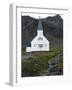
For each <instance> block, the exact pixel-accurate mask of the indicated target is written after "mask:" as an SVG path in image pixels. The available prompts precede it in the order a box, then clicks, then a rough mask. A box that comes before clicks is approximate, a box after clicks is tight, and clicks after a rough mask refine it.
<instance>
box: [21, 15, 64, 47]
mask: <svg viewBox="0 0 72 90" xmlns="http://www.w3.org/2000/svg"><path fill="white" fill-rule="evenodd" d="M41 21H42V26H43V32H44V36H45V37H46V38H47V39H48V40H49V41H50V43H51V44H55V43H62V42H63V19H62V17H61V16H60V15H59V14H57V15H55V16H49V17H46V18H42V19H41ZM38 22H39V19H35V18H33V17H30V16H22V22H21V25H22V27H21V28H22V47H26V46H27V45H28V44H29V43H30V42H31V40H33V38H34V37H35V36H36V35H37V26H38Z"/></svg>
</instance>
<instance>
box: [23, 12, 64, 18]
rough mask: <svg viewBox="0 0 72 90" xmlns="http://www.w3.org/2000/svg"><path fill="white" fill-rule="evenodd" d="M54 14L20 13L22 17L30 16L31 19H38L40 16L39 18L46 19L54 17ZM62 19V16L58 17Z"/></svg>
mask: <svg viewBox="0 0 72 90" xmlns="http://www.w3.org/2000/svg"><path fill="white" fill-rule="evenodd" d="M55 15H56V14H54V13H52V14H51V13H45V14H43V13H35V12H33V13H22V16H31V17H33V18H36V19H39V16H40V18H46V17H49V16H55ZM60 16H61V17H62V18H63V15H60Z"/></svg>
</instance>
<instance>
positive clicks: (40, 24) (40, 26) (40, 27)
mask: <svg viewBox="0 0 72 90" xmlns="http://www.w3.org/2000/svg"><path fill="white" fill-rule="evenodd" d="M38 30H43V27H42V23H41V19H40V16H39V22H38V27H37V31H38Z"/></svg>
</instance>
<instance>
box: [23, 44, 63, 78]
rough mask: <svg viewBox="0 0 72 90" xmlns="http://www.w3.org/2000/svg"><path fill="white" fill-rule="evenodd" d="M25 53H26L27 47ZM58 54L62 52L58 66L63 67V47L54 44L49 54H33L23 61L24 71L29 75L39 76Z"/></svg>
mask: <svg viewBox="0 0 72 90" xmlns="http://www.w3.org/2000/svg"><path fill="white" fill-rule="evenodd" d="M23 54H25V49H24V50H23ZM58 54H60V57H59V59H60V64H59V65H58V68H59V69H63V47H62V46H54V47H53V48H51V50H50V51H49V52H48V54H47V55H45V56H44V55H42V56H41V55H40V56H39V55H38V56H32V57H31V58H28V60H27V61H26V62H22V72H24V73H27V76H39V75H40V73H41V72H42V71H44V70H46V69H48V63H51V62H52V60H53V58H54V57H56V56H57V55H58Z"/></svg>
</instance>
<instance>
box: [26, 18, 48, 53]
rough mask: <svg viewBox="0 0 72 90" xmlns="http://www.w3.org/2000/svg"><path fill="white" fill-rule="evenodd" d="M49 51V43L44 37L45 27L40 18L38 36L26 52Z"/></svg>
mask: <svg viewBox="0 0 72 90" xmlns="http://www.w3.org/2000/svg"><path fill="white" fill-rule="evenodd" d="M38 51H39V52H40V51H41V52H44V51H49V41H48V40H47V39H46V37H45V36H44V35H43V27H42V23H41V19H40V18H39V22H38V27H37V36H36V37H35V38H34V39H33V40H32V41H31V46H29V47H26V52H38Z"/></svg>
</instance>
